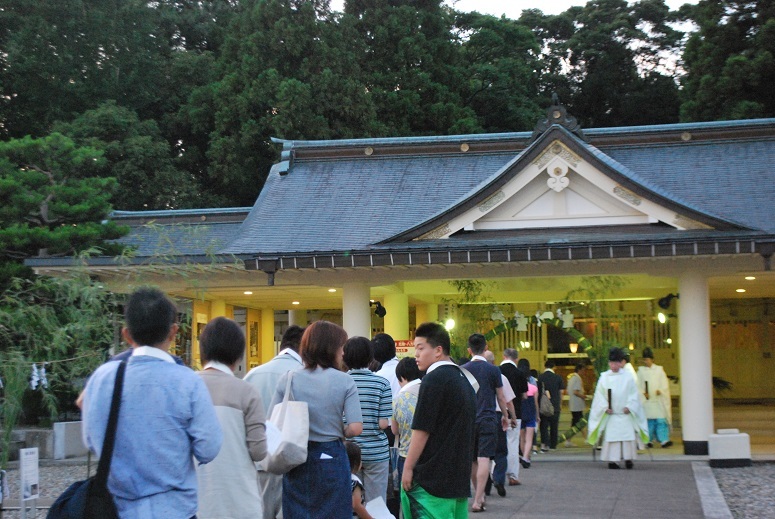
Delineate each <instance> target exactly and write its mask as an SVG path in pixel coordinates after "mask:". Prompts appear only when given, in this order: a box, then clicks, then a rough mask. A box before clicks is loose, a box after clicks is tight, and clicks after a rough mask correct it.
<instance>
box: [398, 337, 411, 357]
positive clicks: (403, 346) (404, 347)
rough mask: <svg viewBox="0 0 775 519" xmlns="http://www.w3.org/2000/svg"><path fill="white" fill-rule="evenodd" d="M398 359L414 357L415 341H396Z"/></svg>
mask: <svg viewBox="0 0 775 519" xmlns="http://www.w3.org/2000/svg"><path fill="white" fill-rule="evenodd" d="M396 357H398V358H399V359H401V358H404V357H414V341H396Z"/></svg>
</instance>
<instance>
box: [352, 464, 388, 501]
mask: <svg viewBox="0 0 775 519" xmlns="http://www.w3.org/2000/svg"><path fill="white" fill-rule="evenodd" d="M389 463H390V462H389V461H378V462H373V463H371V462H364V463H363V469H362V470H361V471H360V472H358V474H357V475H358V477H359V478H361V481H363V490H364V498H365V499H366V502H367V503H368V502H369V501H371V500H372V499H375V498H377V497H381V498H382V500H383V501H385V502H387V497H386V496H387V485H388V465H389Z"/></svg>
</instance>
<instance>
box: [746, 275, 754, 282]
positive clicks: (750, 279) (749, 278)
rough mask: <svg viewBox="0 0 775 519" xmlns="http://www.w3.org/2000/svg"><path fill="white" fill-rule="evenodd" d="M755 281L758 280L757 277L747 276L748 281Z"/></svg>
mask: <svg viewBox="0 0 775 519" xmlns="http://www.w3.org/2000/svg"><path fill="white" fill-rule="evenodd" d="M754 279H756V276H745V280H746V281H753V280H754Z"/></svg>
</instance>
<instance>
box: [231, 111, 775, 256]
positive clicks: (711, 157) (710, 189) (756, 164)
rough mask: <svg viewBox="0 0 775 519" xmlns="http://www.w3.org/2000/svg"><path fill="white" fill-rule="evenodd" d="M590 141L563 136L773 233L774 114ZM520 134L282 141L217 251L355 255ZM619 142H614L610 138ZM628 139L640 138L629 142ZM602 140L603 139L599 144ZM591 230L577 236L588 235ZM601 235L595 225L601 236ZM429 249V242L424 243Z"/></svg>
mask: <svg viewBox="0 0 775 519" xmlns="http://www.w3.org/2000/svg"><path fill="white" fill-rule="evenodd" d="M751 127H754V128H756V129H757V131H758V132H759V133H760V134H761V135H758V136H747V137H741V138H737V139H730V138H728V137H725V138H724V139H722V140H713V139H712V138H710V137H707V138H705V139H698V140H696V141H692V140H688V141H681V140H680V139H678V140H676V139H674V140H669V141H666V142H664V141H662V142H660V141H658V140H656V141H655V140H653V139H651V140H649V139H646V137H645V136H646V135H647V134H648V135H653V134H659V133H662V132H673V133H675V132H709V131H718V130H724V129H725V130H727V133H729V130H731V131H733V132H734V131H738V130H742V129H745V128H751ZM584 132H585V135H586V136H587V138H589V139H590V141H591V142H592V143H596V139H597V141H598V142H599V144H596V145H595V146H593V145H591V144H587V143H584V142H583V141H581V140H580V139H578V138H577V137H575V136H572V135H571V134H570V133H569V132H567V131H566V132H565V133H566V134H568V136H569V138H572V139H575V140H576V143H577V145H578V146H581V147H583V148H585V149H587V150H588V151H589V152H590V153H592V154H593V155H594V156H595V157H596V158H597V159H598V160H600V161H601V163H604V164H606V165H607V166H608V167H610V168H612V169H613V170H615V171H616V172H617V174H620V175H622V176H623V177H626V178H628V179H630V180H631V181H632V182H633V183H635V184H638V185H640V186H643V187H644V189H646V190H648V191H649V192H652V193H654V194H656V195H658V196H661V197H663V198H664V199H666V200H669V201H670V202H671V203H674V204H677V205H678V206H681V207H685V208H687V209H688V210H691V211H695V212H698V213H701V214H705V215H708V217H709V218H715V219H718V220H723V221H727V222H732V223H734V224H737V226H738V227H742V228H747V229H752V230H757V229H758V230H762V231H765V233H775V217H773V211H772V200H775V182H773V179H775V174H773V172H772V165H773V164H775V120H772V119H769V120H757V121H732V122H714V123H693V124H679V125H660V126H656V127H637V128H612V129H590V130H586V129H585V130H584ZM529 136H530V135H529V134H526V133H511V134H497V135H489V136H448V137H434V138H406V139H398V138H395V139H362V140H348V141H320V142H314V141H312V142H310V141H305V142H286V143H285V145H286V149H285V151H286V153H284V156H285V157H287V158H289V160H290V162H289V164H288V167H287V170H288V172H287V174H285V175H280V174H278V173H277V172H273V173H272V174H271V175H270V177H269V178H268V180H267V183H266V185H265V186H264V188H263V191H262V192H261V195H260V196H259V198H258V200H257V202H256V205H255V206H254V207H253V209H252V211H251V213H250V215H249V216H248V218H247V219H246V220H245V222H244V224H243V226H242V227H241V229H240V232H239V235H238V236H237V237H236V238H235V239H234V241H232V242H231V243H230V244H229V245H228V246H227V247H226V248H225V249H223V252H227V253H234V254H261V253H264V254H274V253H278V254H293V253H307V252H314V251H347V250H365V249H368V248H370V247H371V246H373V245H374V244H377V243H380V242H382V241H383V240H387V239H388V238H391V237H393V236H396V235H398V234H400V233H402V232H404V231H406V230H407V229H409V228H412V227H413V226H416V225H418V224H420V223H422V222H425V221H428V220H429V219H431V218H433V217H434V216H435V215H439V214H441V213H443V212H444V211H448V210H451V209H452V208H454V207H455V206H456V205H457V204H459V203H460V202H461V201H462V200H464V199H466V198H467V197H469V196H471V195H472V194H473V193H476V192H477V191H478V190H479V189H482V188H483V187H484V186H486V185H488V183H489V182H491V181H492V180H493V178H494V176H495V175H496V174H497V173H498V171H499V170H501V169H502V168H503V167H504V166H505V165H506V164H508V163H509V162H510V161H512V160H514V159H516V158H517V157H519V155H520V154H521V153H523V152H524V150H525V146H527V145H528V144H529V142H528V140H529ZM620 137H621V139H620V140H624V137H626V138H628V139H629V140H628V141H627V143H626V144H621V143H620V144H617V143H616V139H615V138H620ZM639 138H642V139H643V142H637V140H638V139H639ZM606 139H608V140H606ZM485 141H486V142H498V141H504V142H505V141H508V142H509V143H510V146H511V149H510V150H499V151H487V152H476V151H471V152H469V153H422V152H420V151H417V152H416V153H414V154H413V150H412V146H427V145H430V144H436V145H441V144H445V143H449V144H451V145H452V144H454V145H455V146H457V145H459V143H461V142H471V143H472V150H474V147H473V146H474V145H475V144H476V143H481V142H485ZM401 144H404V145H405V146H406V149H405V151H404V153H403V154H401V153H400V152H396V151H393V152H392V153H393V154H392V155H390V154H388V155H382V156H368V155H364V154H363V153H362V152H361V153H360V154H355V153H350V154H349V155H347V154H346V153H344V154H340V155H336V154H334V155H330V154H329V155H327V156H325V157H323V158H315V157H314V156H310V155H309V154H306V155H305V154H301V153H300V154H299V158H296V159H295V160H294V159H293V158H292V157H293V155H292V154H293V152H294V151H296V150H306V151H307V152H309V150H317V151H321V150H322V151H326V150H327V149H333V148H337V149H339V150H342V149H345V148H348V147H349V148H353V149H357V150H361V149H364V148H367V149H368V147H370V146H374V147H376V146H388V147H390V148H391V149H393V150H396V149H397V148H400V147H401ZM595 232H597V231H595V230H592V231H591V233H589V232H587V233H584V235H588V239H590V240H592V239H594V237H595ZM601 232H602V233H603V234H605V231H601ZM426 244H427V245H429V244H430V243H429V242H426Z"/></svg>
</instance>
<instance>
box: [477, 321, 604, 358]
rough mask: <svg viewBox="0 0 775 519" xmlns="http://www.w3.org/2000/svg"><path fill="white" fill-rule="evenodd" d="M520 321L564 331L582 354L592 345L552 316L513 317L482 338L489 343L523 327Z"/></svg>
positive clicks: (575, 330) (581, 335) (579, 333)
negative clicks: (529, 320) (545, 325)
mask: <svg viewBox="0 0 775 519" xmlns="http://www.w3.org/2000/svg"><path fill="white" fill-rule="evenodd" d="M536 313H538V312H536ZM522 319H533V322H534V323H536V324H538V325H539V326H541V325H542V324H548V325H551V326H554V327H556V328H561V329H563V330H565V332H567V333H568V335H570V336H571V337H572V338H573V340H574V341H576V343H577V344H578V345H579V350H580V351H582V352H586V351H587V350H589V349H591V348H592V343H591V342H590V340H589V339H587V338H586V337H584V335H583V334H582V333H581V332H580V331H578V330H577V329H576V328H563V317H555V316H552V317H551V318H549V317H548V316H547V317H546V318H544V317H543V316H538V317H537V316H532V317H525V316H520V317H514V318H513V319H509V320H507V321H504V322H502V323H501V324H499V325H498V326H496V327H495V328H493V329H492V330H490V331H489V332H487V333H485V334H484V338H485V339H487V340H488V341H490V340H492V339H494V338H495V337H497V336H498V335H501V334H503V333H506V332H507V331H509V330H513V329H516V328H517V327H518V326H519V325H520V324H523V325H524V323H520V321H521V320H522Z"/></svg>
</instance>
